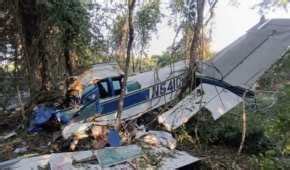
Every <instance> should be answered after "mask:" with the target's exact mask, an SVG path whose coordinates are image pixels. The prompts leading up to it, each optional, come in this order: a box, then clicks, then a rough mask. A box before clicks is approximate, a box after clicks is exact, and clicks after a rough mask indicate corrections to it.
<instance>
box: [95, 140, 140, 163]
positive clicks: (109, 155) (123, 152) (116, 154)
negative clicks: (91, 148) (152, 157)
mask: <svg viewBox="0 0 290 170" xmlns="http://www.w3.org/2000/svg"><path fill="white" fill-rule="evenodd" d="M141 154H142V152H141V148H140V147H139V146H137V145H127V146H120V147H112V148H105V149H101V150H97V151H96V156H97V158H98V161H99V164H100V165H101V166H102V167H108V166H112V165H116V164H119V163H122V162H126V161H130V160H133V159H134V158H137V157H140V156H141Z"/></svg>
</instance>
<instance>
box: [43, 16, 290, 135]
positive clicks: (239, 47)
mask: <svg viewBox="0 0 290 170" xmlns="http://www.w3.org/2000/svg"><path fill="white" fill-rule="evenodd" d="M289 27H290V20H289V19H272V20H268V21H265V22H260V23H258V24H257V25H255V26H254V27H253V28H251V29H250V30H249V31H248V32H247V34H245V35H244V36H242V37H241V38H239V39H238V40H236V41H235V42H233V43H232V44H230V45H229V46H228V47H226V48H225V49H223V50H222V51H221V52H219V53H218V54H217V55H216V56H215V57H214V58H213V60H211V61H208V62H206V63H201V62H200V63H198V72H197V77H196V88H195V89H194V90H193V93H192V94H194V95H189V96H187V97H186V98H187V99H186V98H185V99H184V100H182V101H181V102H179V103H178V104H177V105H176V106H175V107H174V108H173V109H171V110H169V111H167V112H166V113H164V114H163V115H160V116H159V117H158V121H159V123H162V124H163V125H165V127H166V128H167V129H169V130H170V129H172V128H177V127H178V126H179V125H180V124H182V123H184V122H186V121H187V120H188V119H189V118H190V117H191V116H192V115H194V114H195V113H197V112H198V111H199V110H200V109H201V108H206V109H207V110H209V111H210V112H211V113H212V115H213V118H214V119H218V118H219V117H220V116H222V115H223V114H224V113H226V112H228V111H229V110H230V109H232V108H233V107H234V106H236V105H238V104H239V103H240V102H241V101H242V100H243V97H247V98H254V97H255V95H254V92H253V91H252V90H253V87H254V85H255V83H256V82H257V80H258V79H259V78H260V77H261V76H262V75H263V73H264V72H265V71H267V70H268V69H269V68H270V67H271V65H272V64H274V63H275V62H276V61H277V60H278V59H280V58H281V57H282V56H283V54H284V53H285V52H286V51H287V49H288V46H289V44H290V31H289V29H288V28H289ZM186 62H187V61H185V60H184V61H179V62H176V63H174V64H172V65H170V66H166V67H164V68H160V69H155V70H154V71H150V72H144V73H140V74H137V75H134V76H131V77H129V79H128V83H127V88H126V96H125V98H124V111H123V113H122V119H123V120H130V119H135V118H138V117H139V116H141V115H142V114H144V113H146V112H148V111H150V110H152V109H155V108H157V107H160V106H162V105H164V104H166V103H168V102H170V101H172V100H174V99H175V98H176V96H177V90H178V89H180V88H181V87H182V83H183V77H184V74H185V71H186V69H187V65H188V64H187V63H186ZM122 78H123V72H122V71H121V70H120V68H119V67H118V66H117V64H114V63H108V64H96V65H94V66H93V67H92V68H91V69H89V70H87V71H85V72H84V73H82V74H81V75H79V76H78V79H79V80H80V81H81V83H82V84H83V85H84V87H85V88H84V91H83V93H82V96H81V102H80V103H81V105H80V106H79V107H78V108H72V109H70V108H68V109H64V110H57V111H56V112H61V114H63V115H65V117H66V119H67V120H71V119H73V118H77V119H78V120H85V119H87V118H89V117H92V116H94V117H95V119H94V120H95V121H97V122H101V123H103V124H111V125H112V124H114V123H115V119H116V112H117V107H118V101H119V94H120V92H121V80H122ZM94 80H97V83H92V82H96V81H94ZM244 95H245V96H244ZM190 96H191V97H190ZM192 96H194V97H192ZM186 100H187V102H188V103H187V104H185V103H184V101H186ZM182 108H183V109H182ZM178 110H179V111H180V112H181V113H179V116H177V115H178V114H176V112H178ZM185 110H187V112H190V113H187V112H186V111H185ZM184 111H185V112H184ZM173 113H174V116H173V115H172V114H173ZM184 114H188V115H187V116H185V115H184ZM170 115H171V116H170ZM176 117H179V118H178V119H176ZM48 118H49V116H47V118H46V119H48ZM183 118H184V119H183ZM174 121H175V123H174ZM176 121H177V122H176ZM42 122H43V121H42ZM174 124H175V125H174Z"/></svg>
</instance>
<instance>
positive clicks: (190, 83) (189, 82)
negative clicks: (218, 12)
mask: <svg viewBox="0 0 290 170" xmlns="http://www.w3.org/2000/svg"><path fill="white" fill-rule="evenodd" d="M204 5H205V1H204V0H197V10H196V11H197V20H196V22H195V21H192V24H193V35H192V36H193V37H192V40H191V45H190V51H189V68H188V70H187V73H186V75H185V77H184V78H185V80H184V81H183V86H182V88H181V91H180V93H179V98H180V99H181V98H183V97H184V94H185V93H186V90H187V89H188V87H189V90H190V91H191V90H192V89H193V88H194V87H195V85H196V84H195V72H196V69H197V68H196V59H197V56H198V55H199V53H198V49H199V47H200V45H199V42H200V34H201V29H202V27H203V17H204V16H203V13H204Z"/></svg>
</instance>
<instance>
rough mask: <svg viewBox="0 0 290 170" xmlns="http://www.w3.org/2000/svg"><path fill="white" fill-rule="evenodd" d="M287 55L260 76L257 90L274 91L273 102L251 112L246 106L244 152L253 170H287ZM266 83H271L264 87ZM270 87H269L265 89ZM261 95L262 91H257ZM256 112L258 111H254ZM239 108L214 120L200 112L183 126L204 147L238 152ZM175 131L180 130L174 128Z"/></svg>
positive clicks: (289, 141) (289, 122)
mask: <svg viewBox="0 0 290 170" xmlns="http://www.w3.org/2000/svg"><path fill="white" fill-rule="evenodd" d="M289 75H290V53H288V54H287V55H285V56H284V58H283V59H281V61H280V62H278V63H276V64H275V65H273V67H272V68H271V69H270V70H269V71H268V72H267V73H266V74H265V75H264V76H263V78H262V80H261V81H260V82H259V83H260V84H261V85H260V88H261V89H267V90H273V88H275V90H277V91H278V93H277V101H276V103H275V104H274V105H273V106H272V107H270V108H268V109H266V110H265V109H264V108H262V109H261V110H258V111H257V112H252V111H251V109H250V108H248V107H247V109H246V111H247V133H246V140H245V145H244V152H245V153H247V154H253V155H252V156H251V158H252V159H251V160H252V162H253V166H254V167H255V168H254V169H289V168H290V163H289V156H290V126H289V125H290V114H289V113H290V84H289V82H290V78H289ZM266 82H272V83H271V84H269V83H268V84H267V83H266ZM269 85H270V87H269ZM261 93H263V92H261ZM258 109H260V108H258ZM241 115H242V110H241V106H238V107H236V108H235V109H233V110H232V111H230V112H228V113H227V114H225V115H224V116H222V117H221V118H220V119H218V120H217V121H214V120H213V119H212V118H211V115H210V113H208V112H206V111H203V112H201V113H198V115H197V116H194V117H193V118H192V119H191V120H190V121H189V122H188V123H187V124H186V127H185V128H186V132H187V133H189V134H190V136H192V137H193V138H194V137H195V136H196V134H195V128H197V129H198V136H199V139H200V141H202V142H203V143H207V144H219V145H226V146H227V147H234V148H236V149H238V146H239V145H240V141H241V136H242V116H241ZM178 131H181V130H180V129H178Z"/></svg>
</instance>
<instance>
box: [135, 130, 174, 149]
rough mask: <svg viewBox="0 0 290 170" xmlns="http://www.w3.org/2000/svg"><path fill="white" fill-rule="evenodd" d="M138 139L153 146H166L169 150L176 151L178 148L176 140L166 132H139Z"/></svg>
mask: <svg viewBox="0 0 290 170" xmlns="http://www.w3.org/2000/svg"><path fill="white" fill-rule="evenodd" d="M136 139H139V140H141V141H143V142H145V143H147V144H149V145H153V146H164V147H167V148H169V149H175V147H176V140H175V139H174V138H173V137H172V135H171V134H170V133H168V132H164V131H153V130H152V131H148V132H144V131H138V132H137V133H136Z"/></svg>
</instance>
